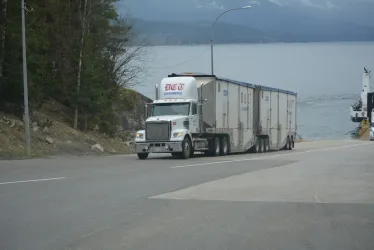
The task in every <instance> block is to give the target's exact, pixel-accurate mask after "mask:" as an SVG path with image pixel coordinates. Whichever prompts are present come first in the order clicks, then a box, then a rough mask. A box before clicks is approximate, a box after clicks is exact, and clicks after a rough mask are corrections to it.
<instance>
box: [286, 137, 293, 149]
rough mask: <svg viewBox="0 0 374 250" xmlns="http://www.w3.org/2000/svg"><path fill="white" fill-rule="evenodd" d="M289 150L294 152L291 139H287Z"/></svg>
mask: <svg viewBox="0 0 374 250" xmlns="http://www.w3.org/2000/svg"><path fill="white" fill-rule="evenodd" d="M287 149H288V150H292V141H291V138H290V137H288V139H287Z"/></svg>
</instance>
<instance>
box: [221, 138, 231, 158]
mask: <svg viewBox="0 0 374 250" xmlns="http://www.w3.org/2000/svg"><path fill="white" fill-rule="evenodd" d="M220 148H221V152H220V155H221V156H225V155H227V153H228V151H229V144H228V142H227V137H226V136H225V137H222V139H221V146H220Z"/></svg>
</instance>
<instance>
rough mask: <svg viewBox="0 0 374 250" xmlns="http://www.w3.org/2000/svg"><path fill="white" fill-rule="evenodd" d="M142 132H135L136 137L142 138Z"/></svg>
mask: <svg viewBox="0 0 374 250" xmlns="http://www.w3.org/2000/svg"><path fill="white" fill-rule="evenodd" d="M143 137H144V134H143V133H136V138H138V139H143Z"/></svg>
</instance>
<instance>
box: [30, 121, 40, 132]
mask: <svg viewBox="0 0 374 250" xmlns="http://www.w3.org/2000/svg"><path fill="white" fill-rule="evenodd" d="M38 130H39V127H38V123H37V122H33V123H32V131H34V132H36V131H38Z"/></svg>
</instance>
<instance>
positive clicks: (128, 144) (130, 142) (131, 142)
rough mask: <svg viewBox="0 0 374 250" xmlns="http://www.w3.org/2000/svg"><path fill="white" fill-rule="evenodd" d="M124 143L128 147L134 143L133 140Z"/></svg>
mask: <svg viewBox="0 0 374 250" xmlns="http://www.w3.org/2000/svg"><path fill="white" fill-rule="evenodd" d="M124 144H125V145H126V146H128V147H130V146H131V145H133V144H134V142H133V141H125V142H124Z"/></svg>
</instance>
